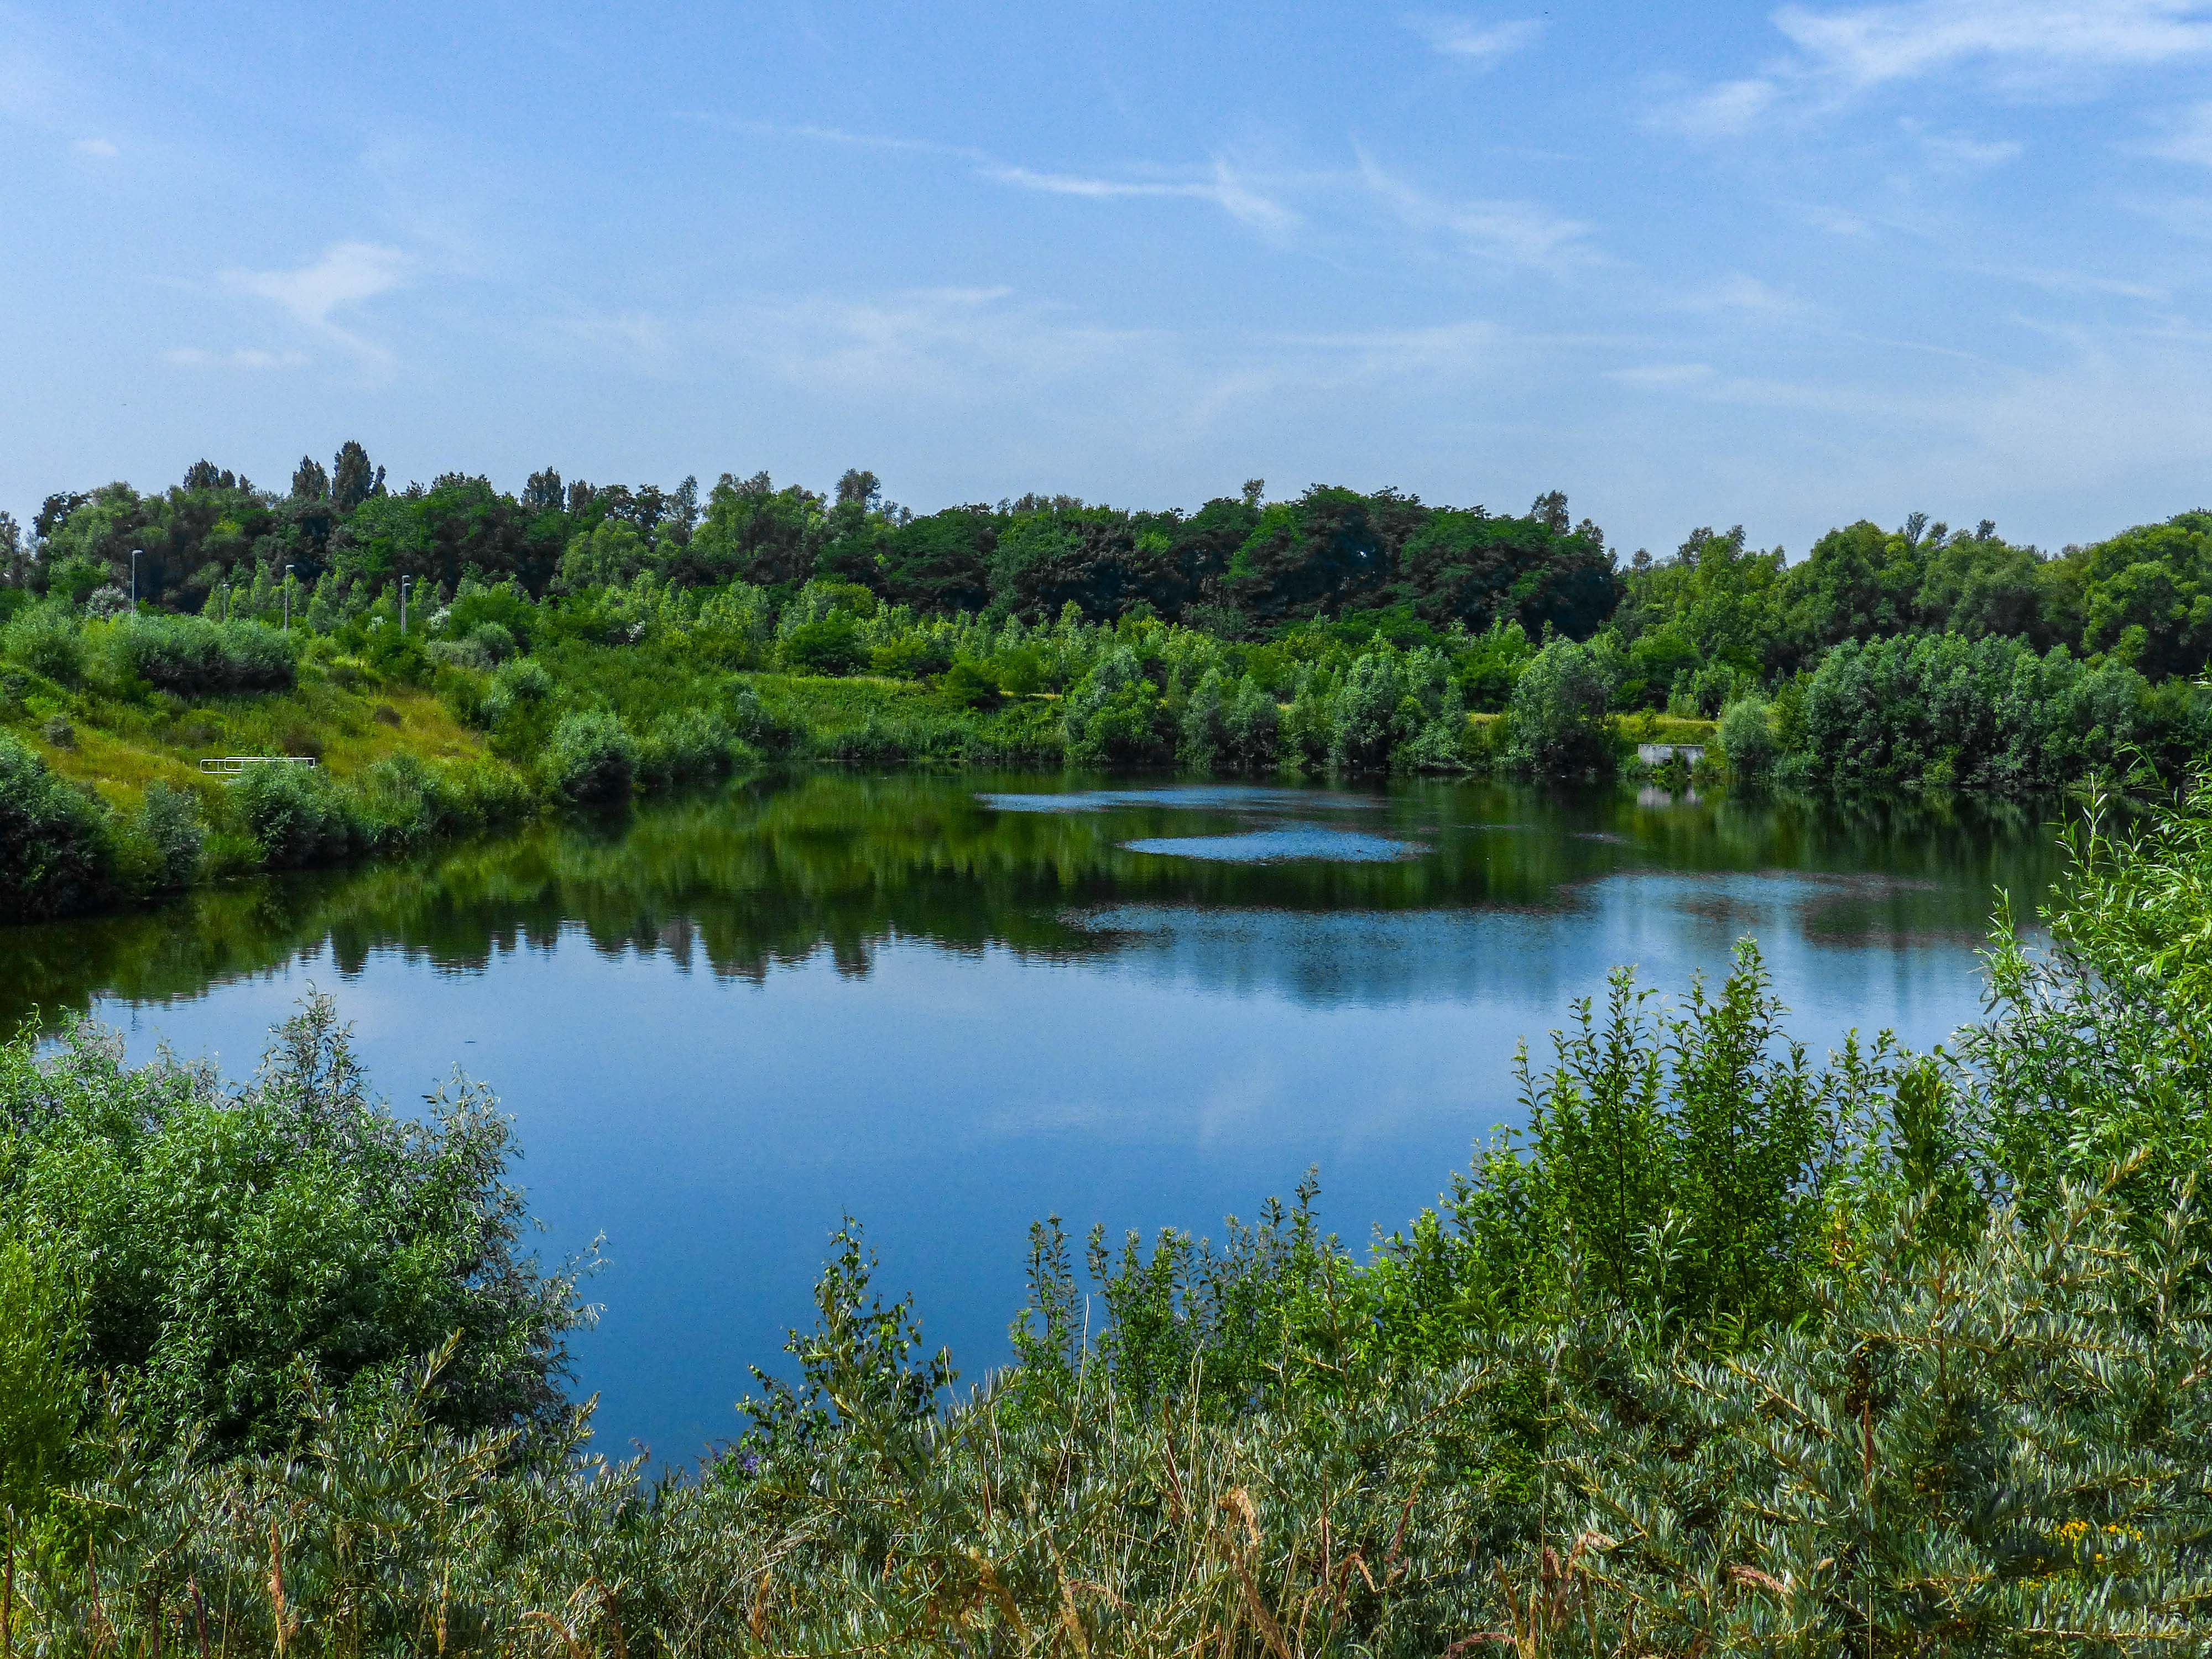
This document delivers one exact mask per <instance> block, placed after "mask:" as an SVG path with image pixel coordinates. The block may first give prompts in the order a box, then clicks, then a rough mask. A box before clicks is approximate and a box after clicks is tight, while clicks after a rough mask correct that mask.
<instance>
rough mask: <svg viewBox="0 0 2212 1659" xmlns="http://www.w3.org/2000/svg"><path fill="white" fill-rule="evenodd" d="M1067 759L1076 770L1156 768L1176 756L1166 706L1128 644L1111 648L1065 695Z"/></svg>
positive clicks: (1171, 727)
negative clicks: (1122, 767)
mask: <svg viewBox="0 0 2212 1659" xmlns="http://www.w3.org/2000/svg"><path fill="white" fill-rule="evenodd" d="M1062 720H1063V721H1064V723H1065V725H1066V732H1067V757H1068V759H1069V760H1070V761H1071V762H1073V763H1074V764H1076V765H1078V766H1147V765H1158V763H1161V762H1163V761H1164V760H1166V759H1167V758H1168V757H1169V756H1170V754H1172V753H1173V738H1172V735H1171V734H1172V732H1173V731H1174V726H1173V725H1172V723H1171V721H1170V715H1169V713H1168V708H1167V704H1166V702H1165V701H1164V699H1163V698H1162V697H1161V696H1160V692H1159V688H1158V686H1156V685H1154V684H1152V681H1150V680H1149V679H1146V678H1145V674H1144V670H1143V667H1142V666H1141V665H1140V664H1139V662H1138V660H1137V653H1135V652H1134V651H1132V650H1131V649H1130V648H1129V647H1127V646H1125V645H1124V646H1115V647H1112V648H1111V649H1109V650H1108V651H1107V652H1106V653H1105V654H1104V655H1103V656H1102V657H1101V658H1100V659H1099V660H1098V661H1097V664H1096V665H1094V666H1093V667H1092V668H1091V671H1090V672H1089V673H1087V674H1085V676H1084V677H1083V678H1082V679H1081V680H1079V681H1078V682H1077V684H1075V686H1074V688H1073V690H1070V691H1069V692H1068V694H1067V699H1066V704H1065V706H1064V713H1063V715H1062Z"/></svg>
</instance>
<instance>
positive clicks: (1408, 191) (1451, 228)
mask: <svg viewBox="0 0 2212 1659" xmlns="http://www.w3.org/2000/svg"><path fill="white" fill-rule="evenodd" d="M1359 177H1360V180H1361V182H1362V183H1363V184H1364V185H1365V186H1366V187H1367V189H1368V191H1370V193H1371V194H1372V195H1373V196H1374V197H1376V199H1377V200H1378V201H1380V202H1382V203H1383V204H1384V205H1385V206H1386V207H1388V208H1389V210H1390V211H1391V212H1392V213H1393V214H1395V216H1397V218H1398V219H1399V221H1400V222H1401V223H1403V224H1405V225H1406V226H1407V228H1410V229H1413V230H1416V231H1419V232H1421V233H1423V234H1441V235H1443V236H1445V237H1447V238H1449V240H1452V241H1453V242H1454V243H1455V244H1456V245H1457V246H1458V247H1459V248H1460V250H1461V251H1462V252H1467V253H1469V254H1472V255H1474V256H1475V257H1477V258H1484V259H1494V260H1498V261H1502V262H1504V263H1505V264H1519V265H1534V266H1557V265H1559V264H1564V263H1565V262H1567V261H1569V260H1571V259H1574V258H1588V257H1589V252H1590V251H1589V234H1590V228H1589V225H1587V224H1585V223H1583V222H1582V221H1581V220H1579V219H1570V218H1567V217H1566V216H1564V215H1562V214H1558V213H1554V212H1553V211H1552V210H1551V209H1549V208H1547V207H1545V206H1543V205H1542V204H1539V203H1535V202H1516V201H1501V200H1491V199H1476V200H1469V201H1449V200H1446V199H1445V198H1443V197H1437V196H1433V195H1431V194H1430V193H1429V192H1427V191H1423V190H1421V189H1419V187H1418V186H1416V185H1411V184H1408V183H1407V182H1406V181H1405V180H1404V179H1400V178H1397V177H1395V175H1393V174H1391V173H1388V172H1386V171H1385V170H1384V169H1383V167H1381V166H1380V165H1379V164H1377V163H1376V161H1375V160H1374V158H1373V157H1371V156H1370V155H1366V154H1364V152H1363V153H1362V154H1361V155H1360V157H1359Z"/></svg>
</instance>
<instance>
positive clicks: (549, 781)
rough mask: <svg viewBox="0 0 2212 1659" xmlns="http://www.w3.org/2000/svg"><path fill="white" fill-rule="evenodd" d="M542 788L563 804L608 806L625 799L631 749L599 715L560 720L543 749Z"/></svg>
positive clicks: (617, 727)
mask: <svg viewBox="0 0 2212 1659" xmlns="http://www.w3.org/2000/svg"><path fill="white" fill-rule="evenodd" d="M544 769H545V784H546V787H548V788H550V790H552V792H553V793H555V794H556V795H558V796H560V797H561V798H562V799H563V800H571V801H597V800H614V799H618V798H620V797H623V796H625V795H628V794H629V786H630V778H631V775H633V774H634V773H635V771H636V769H637V744H636V743H635V741H634V740H633V739H632V738H631V737H630V734H629V730H628V728H627V727H625V726H623V723H622V721H621V720H617V718H616V717H615V716H614V715H612V714H609V713H607V712H606V711H605V709H599V708H592V709H583V710H580V711H578V712H577V713H574V714H563V715H562V717H561V722H560V724H559V725H557V726H555V727H554V728H553V736H552V738H551V740H550V741H549V742H548V743H547V744H546V745H545V757H544Z"/></svg>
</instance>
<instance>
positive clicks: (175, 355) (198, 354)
mask: <svg viewBox="0 0 2212 1659" xmlns="http://www.w3.org/2000/svg"><path fill="white" fill-rule="evenodd" d="M161 361H162V362H167V363H173V364H175V365H176V366H177V367H178V368H239V369H266V368H302V367H304V366H305V365H306V363H307V355H306V354H305V353H304V352H298V351H264V350H262V349H260V348H258V347H256V346H241V347H240V348H239V349H236V350H233V351H207V350H204V349H201V348H200V347H198V346H178V347H176V348H174V349H172V350H168V351H165V352H163V353H162V354H161Z"/></svg>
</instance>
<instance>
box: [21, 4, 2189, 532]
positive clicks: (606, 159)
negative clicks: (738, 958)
mask: <svg viewBox="0 0 2212 1659" xmlns="http://www.w3.org/2000/svg"><path fill="white" fill-rule="evenodd" d="M0 223H4V225H5V226H6V231H5V234H0V366H3V367H0V507H5V508H7V509H9V510H12V511H13V512H14V513H15V515H16V516H17V517H18V518H19V519H21V520H24V521H26V522H27V521H28V519H29V517H30V514H31V513H32V512H33V511H34V510H35V508H36V507H37V504H38V502H39V501H40V499H41V498H42V497H43V496H45V495H46V494H47V493H48V492H50V491H52V490H57V489H65V488H67V489H82V488H88V487H90V486H92V485H94V484H97V483H103V482H106V481H107V480H110V479H113V478H124V479H128V480H130V481H131V483H135V484H137V485H138V486H139V487H140V488H142V489H153V488H159V487H162V486H166V485H167V484H169V483H174V482H176V481H177V479H178V478H179V477H181V475H182V474H183V471H184V470H185V467H186V466H187V465H190V464H191V462H193V461H195V460H197V459H201V458H202V457H205V458H207V459H211V460H213V461H215V462H216V464H217V465H221V466H225V467H230V468H234V469H236V470H239V471H243V472H245V473H246V474H247V475H248V476H250V477H252V478H253V479H254V480H255V481H256V482H257V483H262V484H264V485H267V486H271V487H276V488H279V489H281V488H283V487H284V486H285V485H286V484H287V483H288V482H289V476H290V473H291V470H292V468H293V467H294V466H295V465H296V464H297V462H298V460H299V459H300V457H301V454H302V453H303V452H305V453H313V454H314V455H316V456H317V457H319V458H320V459H323V461H324V462H325V465H328V463H329V458H330V457H331V454H332V453H333V452H334V451H335V450H336V449H337V447H338V445H339V443H340V442H341V441H344V440H346V439H349V438H352V439H358V440H360V441H362V443H364V444H365V445H366V446H367V447H368V450H369V452H370V453H371V455H372V456H373V457H374V459H376V460H377V461H378V462H379V463H380V464H382V465H385V466H386V468H387V469H388V470H389V472H390V475H391V477H392V482H393V483H400V482H402V481H404V480H407V479H410V478H420V479H422V480H424V481H426V482H427V481H428V479H430V478H431V477H435V476H436V475H437V474H439V473H441V472H446V471H462V472H468V473H483V474H485V475H487V476H489V477H490V478H491V479H492V480H493V482H494V483H497V484H499V485H500V486H501V487H502V488H505V489H520V486H521V483H522V482H523V479H524V478H525V477H526V475H527V474H528V473H530V472H532V471H535V470H536V469H538V468H539V467H541V466H545V465H552V466H555V467H557V468H558V469H559V470H560V471H561V472H562V474H563V476H564V477H568V478H571V479H574V478H577V477H586V478H589V479H591V480H592V481H594V482H597V483H615V482H621V483H632V484H635V483H661V484H664V485H670V484H673V483H676V482H678V480H679V479H680V478H682V477H684V475H686V474H695V475H696V476H697V477H699V478H700V479H701V480H702V483H711V482H712V480H713V479H714V477H715V476H716V475H718V474H720V473H721V472H724V471H732V472H736V473H738V474H740V475H749V474H751V473H753V472H756V471H761V470H763V469H765V470H766V471H769V473H770V474H771V475H772V476H773V477H775V479H776V480H777V481H778V482H779V483H783V482H798V483H805V484H807V485H809V486H811V487H812V488H815V489H828V488H830V487H831V486H832V485H833V484H834V483H835V480H836V477H838V475H839V474H840V473H841V472H842V471H844V470H845V469H846V468H847V467H848V466H863V467H867V468H870V469H872V470H873V471H875V472H876V473H877V474H878V476H879V477H880V478H881V480H882V482H883V486H884V490H885V492H886V493H887V495H890V497H891V498H893V499H895V500H896V501H901V502H904V503H906V504H907V505H908V506H911V507H914V508H915V509H916V510H918V511H924V512H927V511H931V510H933V509H935V508H937V507H944V506H948V505H951V504H954V503H958V502H964V501H996V500H998V499H1000V498H1001V497H1004V496H1007V495H1019V494H1021V493H1023V492H1024V491H1027V490H1040V491H1049V492H1067V493H1071V494H1074V495H1080V496H1083V497H1085V498H1086V499H1090V500H1094V501H1110V502H1113V503H1115V504H1117V505H1123V506H1132V507H1167V506H1181V507H1196V506H1198V505H1199V504H1200V503H1202V502H1203V501H1206V500H1207V499H1209V498H1211V497H1213V496H1216V495H1230V494H1234V493H1236V491H1237V489H1238V487H1239V486H1240V485H1241V483H1243V480H1245V479H1246V478H1248V477H1262V478H1264V479H1266V480H1267V494H1268V495H1269V496H1270V498H1280V497H1287V496H1290V495H1296V494H1297V492H1298V491H1300V490H1302V489H1304V488H1305V487H1307V486H1308V485H1310V484H1312V483H1336V484H1347V485H1351V486H1353V487H1355V488H1359V489H1376V488H1380V487H1383V486H1385V485H1394V486H1395V487H1397V488H1399V489H1402V490H1407V491H1410V492H1412V493H1414V494H1417V495H1419V496H1420V497H1421V498H1422V499H1423V500H1425V501H1431V502H1434V503H1449V504H1453V505H1460V506H1466V505H1473V504H1475V503H1482V504H1485V505H1486V506H1488V507H1490V508H1491V509H1492V511H1500V512H1519V511H1522V510H1525V508H1526V507H1527V506H1528V502H1529V501H1531V500H1533V499H1534V497H1535V496H1536V495H1539V494H1540V493H1541V492H1543V491H1546V490H1548V489H1555V488H1556V489H1565V491H1566V492H1567V494H1568V497H1569V501H1570V506H1571V511H1572V512H1573V513H1574V514H1575V516H1577V518H1580V517H1583V516H1585V515H1587V516H1589V517H1592V518H1595V520H1597V522H1598V523H1599V524H1600V525H1601V526H1603V527H1604V528H1605V530H1606V532H1607V536H1608V538H1609V539H1610V540H1611V541H1612V542H1613V544H1616V545H1617V546H1618V547H1619V548H1620V549H1621V550H1623V552H1624V553H1626V552H1627V551H1629V550H1633V549H1635V548H1637V547H1639V546H1644V547H1649V548H1650V549H1651V550H1654V551H1655V552H1661V553H1663V552H1666V551H1669V550H1672V549H1673V548H1674V546H1675V545H1676V544H1679V543H1680V541H1681V540H1682V539H1683V538H1684V537H1685V536H1686V533H1687V532H1689V531H1690V530H1691V529H1692V528H1693V527H1695V526H1700V525H1708V524H1710V525H1713V526H1718V527H1723V528H1724V527H1726V526H1730V525H1735V524H1739V523H1740V524H1741V525H1743V526H1745V528H1746V530H1747V532H1748V533H1749V535H1750V537H1751V538H1752V540H1753V542H1754V543H1756V544H1759V545H1761V546H1773V545H1777V544H1780V545H1782V546H1784V547H1785V548H1786V549H1787V550H1789V551H1790V554H1791V555H1792V556H1801V555H1802V553H1803V551H1804V550H1805V549H1806V548H1807V547H1808V545H1809V544H1810V543H1811V542H1812V541H1813V540H1814V538H1817V537H1818V536H1819V535H1820V534H1821V533H1822V532H1824V531H1826V529H1828V528H1829V527H1830V526H1833V525H1837V524H1840V523H1846V522H1849V521H1850V520H1856V519H1859V518H1873V519H1875V520H1879V521H1881V522H1882V523H1885V524H1892V525H1893V524H1896V523H1898V522H1899V521H1901V520H1903V519H1904V518H1905V515H1906V514H1907V513H1910V512H1912V511H1914V510H1916V509H1917V510H1922V511H1925V512H1927V513H1929V515H1930V516H1931V517H1934V518H1937V519H1942V520H1948V521H1949V522H1951V523H1954V524H1972V523H1975V522H1977V521H1978V520H1982V519H1985V518H1986V519H1991V520H1996V524H1997V526H1998V528H1999V530H2000V532H2002V533H2004V534H2005V535H2007V536H2008V538H2012V539H2015V540H2021V541H2028V542H2033V543H2036V544H2040V545H2042V546H2045V547H2046V548H2051V549H2056V548H2057V547H2059V546H2062V545H2063V544H2067V543H2069V542H2075V541H2086V540H2090V539H2093V538H2097V537H2099V536H2101V535H2105V534H2108V533H2110V532H2112V531H2114V530H2116V529H2118V528H2121V527H2123V526H2126V525H2129V524H2133V523H2139V522H2142V521H2144V520H2155V519H2161V518H2165V517H2167V516H2170V515H2171V514H2172V513H2177V512H2179V511H2182V510H2185V509H2186V508H2190V507H2199V506H2204V505H2208V504H2212V286H2209V279H2208V255H2212V0H2204V3H2198V0H1905V3H1896V4H1872V5H1868V4H1849V3H1843V4H1835V3H1827V4H1802V5H1801V4H1787V5H1783V6H1781V7H1779V8H1777V7H1774V6H1772V5H1771V4H1738V3H1730V0H1700V3H1699V4H1696V5H1694V6H1663V7H1662V6H1653V5H1650V4H1648V3H1641V4H1632V3H1626V0H1611V3H1588V4H1569V3H1558V4H1554V5H1553V6H1551V7H1550V8H1549V9H1545V8H1542V7H1541V6H1538V5H1533V4H1529V5H1518V4H1505V5H1501V6H1495V7H1492V6H1485V7H1481V8H1479V9H1434V10H1430V9H1410V10H1398V9H1393V8H1392V7H1391V6H1389V4H1387V3H1386V4H1382V5H1376V4H1367V5H1330V4H1322V3H1314V4H1303V5H1298V6H1289V7H1286V6H1282V5H1279V4H1270V5H1260V4H1249V5H1248V4H1244V3H1241V0H1215V3H1212V4H1208V5H1204V6H1199V5H1191V4H1184V5H1166V4H1155V3H1146V0H1126V3H1119V4H1103V3H1084V0H1065V3H1060V4H1056V5H1053V6H1042V7H1041V6H1035V5H1012V4H1004V5H986V4H977V3H963V0H935V3H933V4H931V5H927V6H906V7H887V6H883V5H880V4H860V3H850V4H836V3H820V4H805V3H778V4H757V5H756V4H744V3H734V0H732V3H722V4H689V5H663V6H651V5H646V4H633V5H627V6H621V7H606V6H592V7H588V8H586V7H569V6H565V5H562V4H557V3H538V0H533V3H532V4H529V5H521V4H501V3H485V4H476V5H469V4H453V3H447V4H441V5H437V6H419V7H418V6H407V5H379V4H356V5H337V6H325V7H313V8H310V7H303V6H300V5H298V4H296V3H289V4H281V5H280V4H270V5H253V4H234V3H222V0H210V3H204V4H200V5H196V6H193V7H189V8H186V7H153V6H140V7H114V6H109V5H104V4H100V3H85V0H76V3H70V4H68V5H33V6H21V5H10V4H8V3H6V0H0Z"/></svg>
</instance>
